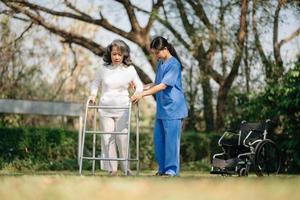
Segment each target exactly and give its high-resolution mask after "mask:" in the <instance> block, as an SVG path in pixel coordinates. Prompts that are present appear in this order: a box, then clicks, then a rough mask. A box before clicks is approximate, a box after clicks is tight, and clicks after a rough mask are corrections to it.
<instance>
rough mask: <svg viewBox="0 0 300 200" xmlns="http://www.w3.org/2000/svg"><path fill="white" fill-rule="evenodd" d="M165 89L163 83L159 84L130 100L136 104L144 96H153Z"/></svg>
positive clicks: (165, 86)
mask: <svg viewBox="0 0 300 200" xmlns="http://www.w3.org/2000/svg"><path fill="white" fill-rule="evenodd" d="M166 88H167V85H166V84H164V83H160V84H158V85H155V86H153V87H151V88H150V89H148V90H145V91H143V92H140V93H137V94H135V95H133V96H132V97H131V98H130V100H131V101H132V102H134V103H136V102H138V101H139V100H140V99H141V98H143V97H144V96H149V95H153V94H156V93H158V92H159V91H162V90H164V89H166Z"/></svg>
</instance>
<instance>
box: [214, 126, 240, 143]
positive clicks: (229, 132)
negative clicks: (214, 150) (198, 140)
mask: <svg viewBox="0 0 300 200" xmlns="http://www.w3.org/2000/svg"><path fill="white" fill-rule="evenodd" d="M226 135H239V133H238V132H236V131H235V130H230V129H227V130H225V132H224V133H223V135H222V136H221V138H220V139H219V141H218V145H219V146H221V141H222V140H223V138H224V137H225V136H226Z"/></svg>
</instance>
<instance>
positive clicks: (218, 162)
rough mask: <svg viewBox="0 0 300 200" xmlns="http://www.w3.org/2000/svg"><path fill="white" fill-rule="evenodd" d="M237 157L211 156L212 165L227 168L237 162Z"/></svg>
mask: <svg viewBox="0 0 300 200" xmlns="http://www.w3.org/2000/svg"><path fill="white" fill-rule="evenodd" d="M237 162H238V161H237V158H231V159H227V160H224V159H220V158H213V160H212V166H213V167H217V168H221V169H222V168H228V167H234V166H236V164H237Z"/></svg>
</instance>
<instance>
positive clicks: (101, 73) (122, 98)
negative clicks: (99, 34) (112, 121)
mask: <svg viewBox="0 0 300 200" xmlns="http://www.w3.org/2000/svg"><path fill="white" fill-rule="evenodd" d="M131 81H132V82H133V83H134V84H135V86H136V90H135V93H136V92H142V91H143V84H142V82H141V81H140V79H139V77H138V74H137V72H136V70H135V68H134V67H133V66H128V67H127V66H125V65H123V64H121V65H103V66H101V67H100V69H99V70H98V72H97V74H96V78H95V80H94V81H93V83H92V86H91V95H92V96H97V92H98V88H99V86H100V85H101V96H100V103H99V104H100V106H127V105H128V104H129V92H128V87H129V84H130V82H131ZM100 114H101V116H106V117H118V116H121V115H123V114H124V110H118V109H100Z"/></svg>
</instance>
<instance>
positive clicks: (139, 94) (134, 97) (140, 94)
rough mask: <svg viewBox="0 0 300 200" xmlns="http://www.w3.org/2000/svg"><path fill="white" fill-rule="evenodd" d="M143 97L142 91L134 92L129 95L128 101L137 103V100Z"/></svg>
mask: <svg viewBox="0 0 300 200" xmlns="http://www.w3.org/2000/svg"><path fill="white" fill-rule="evenodd" d="M142 98H143V92H139V93H136V94H134V95H132V96H131V97H130V101H131V102H133V103H137V102H138V101H139V100H141V99H142Z"/></svg>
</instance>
